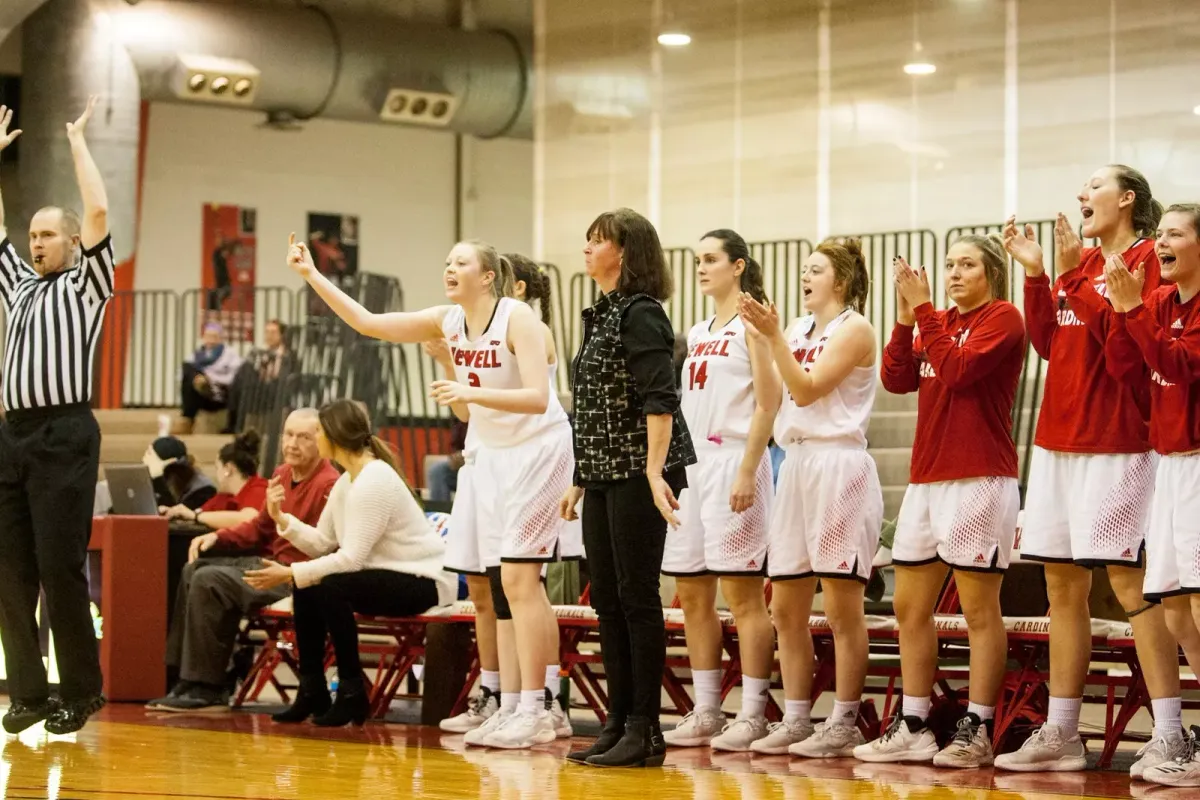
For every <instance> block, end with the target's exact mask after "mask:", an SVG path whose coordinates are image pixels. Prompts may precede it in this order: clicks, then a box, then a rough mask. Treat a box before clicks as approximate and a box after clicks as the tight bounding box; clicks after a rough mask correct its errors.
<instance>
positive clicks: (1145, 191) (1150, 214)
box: [1111, 164, 1163, 239]
mask: <svg viewBox="0 0 1200 800" xmlns="http://www.w3.org/2000/svg"><path fill="white" fill-rule="evenodd" d="M1111 168H1112V169H1113V170H1114V171H1115V172H1116V174H1117V185H1118V186H1120V187H1121V191H1122V192H1133V208H1132V210H1131V211H1130V218H1131V221H1132V222H1133V232H1134V233H1136V234H1137V235H1138V236H1140V237H1142V238H1144V239H1153V238H1154V237H1155V236H1156V235H1157V233H1158V223H1159V220H1161V219H1162V215H1163V205H1162V203H1160V202H1158V201H1157V200H1155V199H1154V195H1153V194H1151V193H1150V181H1148V180H1146V176H1145V175H1143V174H1142V173H1140V172H1138V171H1137V170H1136V169H1134V168H1133V167H1127V166H1125V165H1124V164H1113V165H1111Z"/></svg>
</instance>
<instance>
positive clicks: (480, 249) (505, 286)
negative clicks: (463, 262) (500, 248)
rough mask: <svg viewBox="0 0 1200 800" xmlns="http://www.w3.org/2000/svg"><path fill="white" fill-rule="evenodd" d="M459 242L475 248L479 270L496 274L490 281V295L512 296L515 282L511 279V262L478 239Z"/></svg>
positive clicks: (498, 296)
mask: <svg viewBox="0 0 1200 800" xmlns="http://www.w3.org/2000/svg"><path fill="white" fill-rule="evenodd" d="M460 244H469V245H470V246H471V247H473V248H475V255H476V256H478V257H479V267H480V270H481V271H482V272H485V273H487V272H491V273H493V274H494V275H495V276H496V277H495V280H493V281H492V295H493V296H494V297H497V298H500V297H512V296H513V284H514V283H516V281H515V280H514V279H513V265H512V262H511V261H509V260H508V258H507V257H505V256H502V255H500V254H499V253H498V252H496V248H495V247H492V246H491V245H490V244H488V243H487V242H485V241H482V240H480V239H471V240H470V241H466V242H460Z"/></svg>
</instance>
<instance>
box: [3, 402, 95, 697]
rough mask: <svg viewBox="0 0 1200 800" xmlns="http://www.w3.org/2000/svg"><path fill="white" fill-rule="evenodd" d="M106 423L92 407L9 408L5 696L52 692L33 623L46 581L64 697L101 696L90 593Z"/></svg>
mask: <svg viewBox="0 0 1200 800" xmlns="http://www.w3.org/2000/svg"><path fill="white" fill-rule="evenodd" d="M99 464H100V427H99V426H98V425H97V424H96V419H95V417H93V416H92V411H91V409H90V408H89V407H88V405H87V404H85V403H79V404H75V405H70V406H58V407H54V408H45V409H33V410H28V411H9V412H8V419H7V420H6V421H5V422H3V423H0V639H2V640H3V643H4V663H5V667H6V671H7V673H8V694H9V696H10V697H11V698H12V699H14V700H25V701H30V702H36V701H40V700H43V699H45V698H46V697H47V696H48V694H49V686H48V683H47V680H46V669H45V667H44V666H43V664H42V653H41V648H40V646H39V644H38V626H37V621H36V619H35V614H36V611H37V603H38V595H39V587H40V588H43V589H44V590H45V593H46V606H45V608H43V612H44V613H46V614H47V615H48V616H49V618H50V631H51V632H52V633H53V634H54V647H55V652H56V654H57V656H58V673H59V694H60V696H61V697H62V698H63V699H64V700H78V699H84V698H89V697H92V696H94V695H98V694H100V690H101V688H102V683H103V679H102V677H101V674H100V653H99V648H98V647H97V643H96V631H95V628H94V627H93V625H92V615H91V612H90V605H89V604H90V598H89V597H88V579H87V547H88V540H89V539H90V537H91V530H92V511H93V504H94V503H95V496H96V477H97V472H98V470H99Z"/></svg>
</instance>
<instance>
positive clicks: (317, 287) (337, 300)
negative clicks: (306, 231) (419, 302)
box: [288, 233, 450, 344]
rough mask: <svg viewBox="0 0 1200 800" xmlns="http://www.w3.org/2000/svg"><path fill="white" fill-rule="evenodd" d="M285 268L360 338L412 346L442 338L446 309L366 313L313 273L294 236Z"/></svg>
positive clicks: (308, 257) (305, 251)
mask: <svg viewBox="0 0 1200 800" xmlns="http://www.w3.org/2000/svg"><path fill="white" fill-rule="evenodd" d="M288 266H289V267H291V268H292V270H293V271H295V273H296V274H297V275H299V276H300V277H302V278H304V280H305V281H307V282H308V285H309V286H311V287H312V288H313V291H314V292H316V293H317V295H318V296H319V297H320V298H321V299H322V300H324V301H325V303H326V304H327V305H328V306H329V308H330V309H331V310H332V311H333V313H335V314H337V315H338V316H339V317H341V318H342V321H343V322H345V323H346V324H347V325H349V326H350V327H351V328H353V329H354V330H356V331H358V332H359V333H361V334H362V335H363V336H370V337H371V338H373V339H382V340H384V341H386V342H398V343H401V344H414V343H416V342H425V341H428V340H430V339H437V338H440V337H441V335H442V318H443V317H445V316H446V311H447V310H449V308H450V307H449V306H434V307H433V308H426V309H423V310H421V311H399V312H392V313H389V314H376V313H374V312H372V311H368V310H367V309H365V308H363V307H362V305H360V304H359V303H358V302H356V301H355V300H354V299H353V298H352V297H350V296H349V295H348V294H346V293H345V292H343V291H342V290H341V289H339V288H338V287H337V286H334V285H333V282H332V281H330V280H329V279H328V278H326V277H325V276H324V275H322V274H321V273H320V271H319V270H317V267H316V265H315V264H313V260H312V253H311V252H310V251H309V249H308V245H306V244H304V243H303V242H297V241H296V234H294V233H293V234H292V235H291V236H289V237H288Z"/></svg>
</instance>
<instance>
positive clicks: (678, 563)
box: [662, 443, 775, 578]
mask: <svg viewBox="0 0 1200 800" xmlns="http://www.w3.org/2000/svg"><path fill="white" fill-rule="evenodd" d="M740 444H741V443H735V444H725V445H721V446H719V447H718V446H703V445H697V447H696V458H697V463H695V464H692V465H691V466H689V467H688V468H687V488H686V489H684V490H683V491H682V492H681V493H680V494H679V511H678V512H677V516H678V517H679V523H680V524H679V527H678V528H677V529H670V528H668V529H667V542H666V547H665V549H664V551H663V563H662V571H663V574H665V575H672V576H674V577H677V578H686V577H693V576H697V575H728V576H731V577H736V576H741V577H751V576H755V575H763V574H764V569H765V561H766V556H767V522H768V520H769V519H770V512H771V499H772V497H773V495H774V494H775V490H774V487H773V486H772V481H771V459H770V458H769V457H768V456H767V454H766V452H765V451H764V452H763V455H762V458H761V459H759V462H758V469H757V471H756V472H755V492H754V504H753V505H751V506H750V508H748V509H746V510H745V511H743V512H741V513H737V514H735V513H734V512H733V510H732V509H731V508H730V507H729V496H730V494H731V493H732V491H733V484H734V481H735V480H736V478H737V473H738V470H739V469H740V468H741V466H742V458H743V457H744V456H745V453H746V450H745V448H744V447H741V446H739V445H740Z"/></svg>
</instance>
